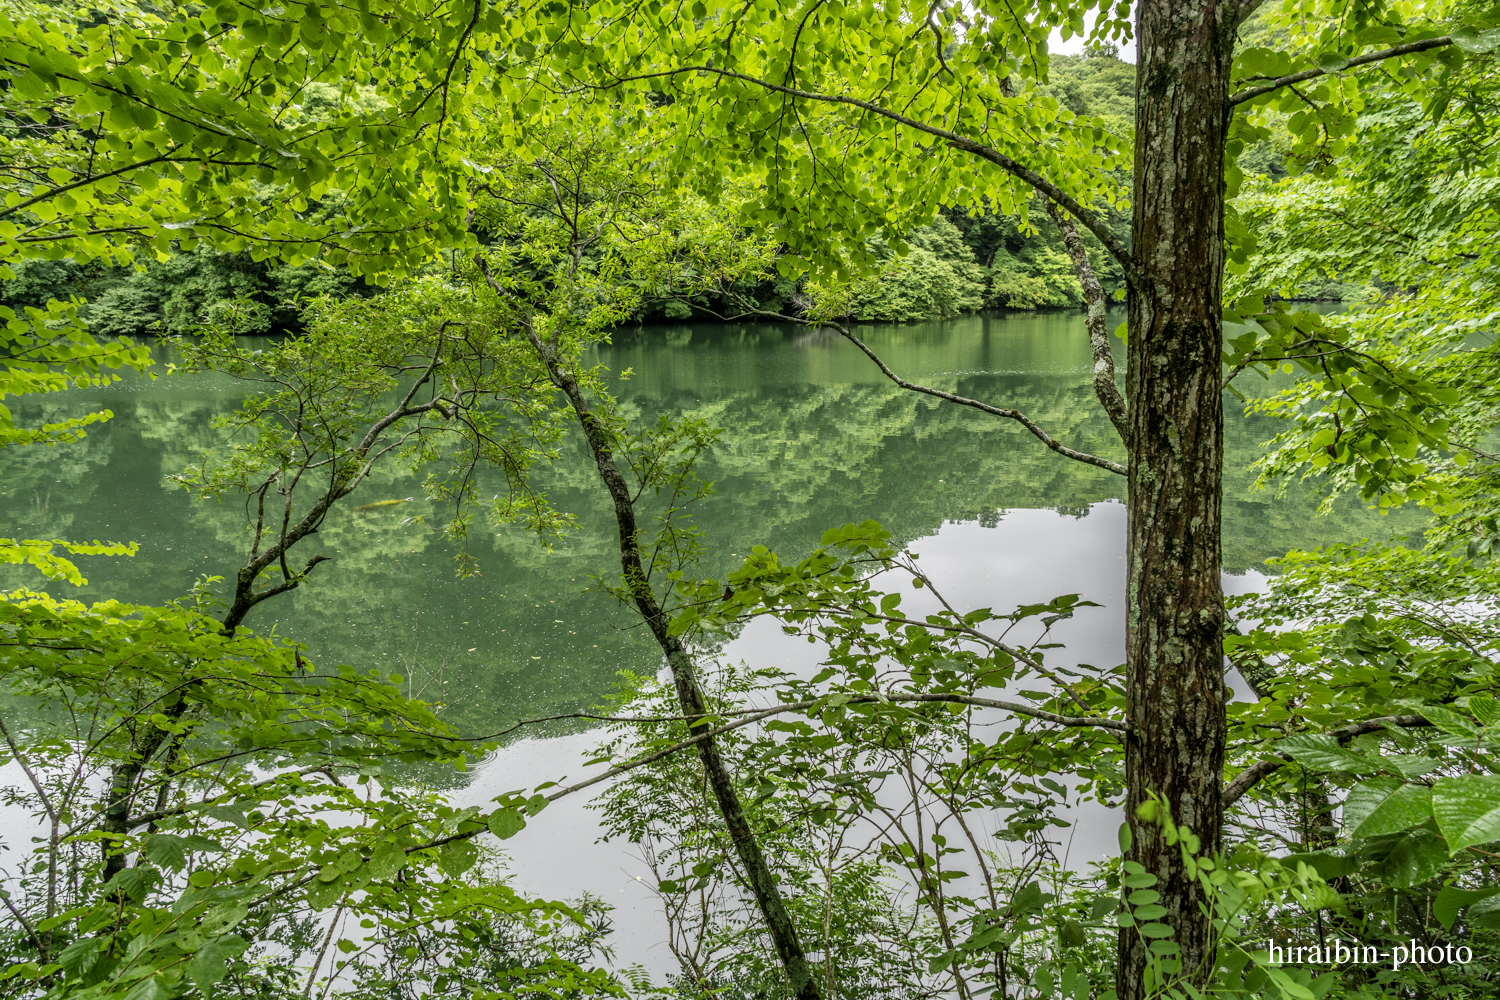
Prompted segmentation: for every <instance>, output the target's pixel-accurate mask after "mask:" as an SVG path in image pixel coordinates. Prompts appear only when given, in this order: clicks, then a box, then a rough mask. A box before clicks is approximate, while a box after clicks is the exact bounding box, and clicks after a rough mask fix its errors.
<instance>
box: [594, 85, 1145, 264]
mask: <svg viewBox="0 0 1500 1000" xmlns="http://www.w3.org/2000/svg"><path fill="white" fill-rule="evenodd" d="M682 73H708V74H712V75H717V76H720V77H723V78H725V79H729V80H739V81H742V82H744V83H748V84H750V85H752V86H756V87H761V88H763V89H765V90H769V91H771V92H772V93H777V94H785V95H786V96H788V97H795V98H800V99H801V100H804V101H816V102H819V103H822V104H841V105H844V106H846V107H851V108H859V109H860V110H861V111H868V112H869V113H870V114H873V115H879V116H880V117H882V118H886V119H888V120H890V121H893V122H896V123H897V124H900V125H905V126H906V127H907V128H910V129H915V130H916V131H918V132H922V133H925V134H927V135H930V136H933V137H934V138H938V139H941V140H943V142H945V143H946V144H947V145H948V146H950V147H952V148H953V149H957V150H961V151H963V152H965V153H972V154H974V155H975V156H978V157H980V158H981V159H985V160H988V161H989V162H991V163H993V164H995V165H996V166H997V167H999V168H1000V169H1001V170H1004V171H1005V172H1006V173H1008V174H1010V175H1011V176H1012V177H1015V178H1017V179H1018V180H1022V181H1025V182H1026V183H1027V184H1029V185H1031V186H1032V187H1033V188H1035V189H1036V190H1037V191H1039V192H1041V193H1042V194H1043V195H1045V196H1046V197H1048V198H1050V199H1052V200H1053V201H1055V202H1057V203H1058V204H1059V205H1061V206H1062V207H1063V208H1065V209H1067V210H1068V212H1070V213H1071V214H1072V215H1073V216H1075V217H1076V218H1077V219H1078V221H1079V222H1081V223H1083V225H1084V227H1085V228H1086V229H1088V231H1089V232H1091V233H1093V234H1094V235H1095V236H1096V237H1098V239H1099V242H1100V243H1103V244H1104V247H1105V249H1106V250H1108V251H1109V252H1110V254H1111V255H1113V256H1114V258H1115V259H1116V260H1118V261H1119V262H1120V266H1121V267H1122V268H1124V270H1125V279H1126V280H1127V281H1129V282H1130V284H1131V285H1133V286H1136V287H1139V286H1140V276H1139V272H1138V271H1137V269H1136V266H1135V258H1134V257H1132V256H1131V254H1130V250H1129V248H1127V247H1126V246H1125V244H1124V243H1123V242H1121V241H1120V239H1119V238H1118V237H1117V236H1115V234H1114V233H1112V232H1110V231H1109V227H1108V226H1106V225H1105V224H1104V220H1103V219H1101V218H1099V216H1098V215H1096V214H1095V213H1094V212H1092V211H1090V210H1089V209H1087V208H1085V207H1084V206H1083V205H1081V204H1079V202H1078V200H1077V199H1075V198H1073V197H1071V196H1070V195H1068V194H1067V193H1066V192H1065V191H1063V190H1062V189H1061V188H1059V187H1058V186H1057V185H1056V184H1053V183H1052V182H1051V181H1049V180H1047V179H1046V178H1045V177H1043V176H1042V175H1041V174H1039V173H1037V172H1036V171H1035V170H1032V169H1031V168H1030V167H1028V166H1026V165H1025V164H1022V163H1020V162H1018V161H1016V160H1013V159H1011V158H1010V157H1009V156H1006V155H1005V154H1004V153H1002V152H1000V151H999V150H998V149H995V148H994V147H992V146H988V145H986V144H985V143H982V142H980V141H978V140H977V139H971V138H969V137H967V136H963V135H959V134H958V133H957V132H952V131H949V130H948V129H945V128H941V127H939V126H937V125H932V124H929V123H928V122H924V121H920V120H918V119H916V118H912V117H910V116H908V115H904V114H901V113H900V112H899V111H892V110H891V109H890V108H886V107H882V106H881V105H879V104H876V103H874V102H873V101H865V100H861V99H860V98H857V97H849V96H846V95H843V94H820V93H818V92H817V91H812V90H800V89H798V88H796V87H788V86H785V85H784V84H779V83H772V82H770V81H769V80H762V79H760V78H759V77H755V76H750V75H748V74H746V73H736V72H734V71H733V70H728V69H721V68H718V67H715V66H682V67H679V68H677V69H670V70H664V71H662V72H660V73H642V74H638V75H635V76H622V77H617V78H616V80H615V82H616V84H621V83H631V82H636V81H640V80H651V79H659V78H662V77H673V76H677V75H679V74H682Z"/></svg>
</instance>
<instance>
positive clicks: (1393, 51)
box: [1229, 35, 1453, 108]
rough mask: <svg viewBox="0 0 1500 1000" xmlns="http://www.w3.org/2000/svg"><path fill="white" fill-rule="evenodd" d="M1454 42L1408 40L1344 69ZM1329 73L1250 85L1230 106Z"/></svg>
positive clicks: (1360, 58) (1357, 58)
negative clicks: (1254, 85)
mask: <svg viewBox="0 0 1500 1000" xmlns="http://www.w3.org/2000/svg"><path fill="white" fill-rule="evenodd" d="M1452 44H1453V39H1452V38H1450V37H1449V36H1447V35H1443V36H1442V37H1441V38H1424V39H1423V40H1422V41H1420V42H1407V43H1406V44H1405V45H1397V46H1395V47H1393V48H1389V49H1381V50H1380V51H1379V52H1366V53H1365V54H1364V55H1362V56H1355V57H1354V58H1352V59H1350V60H1349V64H1348V65H1347V66H1345V67H1344V69H1346V70H1348V69H1354V68H1355V67H1356V66H1366V65H1369V64H1370V63H1373V62H1380V61H1381V60H1383V59H1391V58H1394V57H1396V56H1409V55H1411V54H1412V53H1414V52H1426V51H1427V50H1428V49H1441V48H1443V47H1445V46H1448V45H1452ZM1333 72H1335V73H1341V72H1343V70H1333ZM1328 73H1329V71H1328V70H1326V69H1305V70H1303V71H1302V72H1300V73H1292V74H1291V75H1289V76H1282V77H1278V78H1276V79H1274V80H1272V81H1271V82H1269V83H1263V84H1261V85H1260V86H1258V87H1250V88H1249V89H1247V90H1242V91H1240V92H1239V93H1238V94H1235V95H1234V96H1233V97H1231V98H1230V99H1229V106H1230V107H1231V108H1232V107H1234V106H1235V105H1236V104H1243V103H1245V102H1246V101H1253V100H1255V99H1256V98H1257V97H1260V96H1261V95H1262V94H1269V93H1270V92H1271V91H1273V90H1279V89H1280V88H1282V87H1285V86H1288V85H1289V84H1293V83H1301V82H1302V81H1303V80H1311V79H1313V78H1314V77H1319V76H1327V75H1328Z"/></svg>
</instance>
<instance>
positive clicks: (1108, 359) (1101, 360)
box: [1047, 198, 1130, 440]
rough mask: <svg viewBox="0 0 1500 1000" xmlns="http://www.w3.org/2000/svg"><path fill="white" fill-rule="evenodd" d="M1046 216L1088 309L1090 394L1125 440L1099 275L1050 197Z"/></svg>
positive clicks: (1126, 431)
mask: <svg viewBox="0 0 1500 1000" xmlns="http://www.w3.org/2000/svg"><path fill="white" fill-rule="evenodd" d="M1047 214H1048V215H1049V216H1051V217H1052V221H1053V222H1055V223H1057V228H1058V230H1059V231H1060V232H1061V233H1062V238H1063V246H1065V247H1067V248H1068V256H1069V257H1070V258H1072V260H1073V273H1074V274H1076V275H1078V284H1079V286H1080V287H1081V288H1082V289H1083V301H1084V303H1085V305H1086V306H1087V309H1088V311H1087V312H1086V313H1085V314H1084V320H1083V325H1084V329H1086V330H1087V331H1088V334H1089V347H1090V348H1091V349H1092V350H1093V352H1094V395H1095V396H1097V397H1099V405H1100V406H1102V407H1104V412H1105V413H1107V414H1108V415H1109V422H1110V423H1112V424H1114V425H1115V430H1117V431H1119V433H1120V437H1121V438H1122V439H1124V440H1129V435H1130V425H1129V418H1128V417H1126V415H1125V397H1124V396H1122V395H1120V387H1119V386H1118V385H1116V384H1115V356H1114V354H1113V353H1112V352H1111V351H1110V349H1109V331H1108V330H1106V329H1105V328H1104V309H1105V306H1106V305H1107V304H1108V303H1106V302H1105V300H1104V286H1103V285H1101V284H1099V275H1098V274H1097V273H1095V271H1094V265H1093V264H1092V263H1091V262H1090V261H1089V254H1088V250H1087V249H1086V248H1085V247H1084V245H1083V237H1081V236H1079V235H1078V227H1077V226H1075V225H1073V220H1072V219H1071V218H1069V217H1068V215H1067V214H1066V213H1065V212H1063V210H1062V209H1061V208H1059V207H1058V205H1057V202H1055V201H1053V200H1052V199H1051V198H1048V199H1047Z"/></svg>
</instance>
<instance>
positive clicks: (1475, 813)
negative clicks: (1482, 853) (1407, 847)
mask: <svg viewBox="0 0 1500 1000" xmlns="http://www.w3.org/2000/svg"><path fill="white" fill-rule="evenodd" d="M1423 714H1424V715H1425V714H1426V711H1425V710H1424V711H1423ZM1432 813H1433V815H1434V816H1436V817H1437V822H1438V829H1440V830H1442V831H1443V836H1444V837H1446V838H1448V849H1449V851H1451V852H1452V853H1453V854H1457V853H1458V852H1459V851H1461V850H1463V849H1464V848H1465V847H1469V846H1471V845H1474V844H1484V843H1488V842H1489V841H1492V840H1497V839H1500V775H1492V774H1465V775H1460V776H1459V777H1456V778H1444V779H1442V780H1441V781H1439V782H1438V783H1437V785H1435V786H1434V787H1433V790H1432Z"/></svg>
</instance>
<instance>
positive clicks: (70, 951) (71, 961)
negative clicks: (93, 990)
mask: <svg viewBox="0 0 1500 1000" xmlns="http://www.w3.org/2000/svg"><path fill="white" fill-rule="evenodd" d="M103 946H104V939H103V938H101V937H84V938H79V939H78V940H76V941H74V942H73V943H72V944H70V945H68V946H67V947H66V948H64V949H63V950H62V954H60V955H58V956H57V961H58V963H59V964H61V965H62V967H63V971H64V972H66V973H67V974H68V975H69V976H81V975H83V974H84V973H85V972H87V971H89V970H90V969H92V968H93V967H94V963H95V962H97V961H99V950H100V949H101V948H102V947H103Z"/></svg>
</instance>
